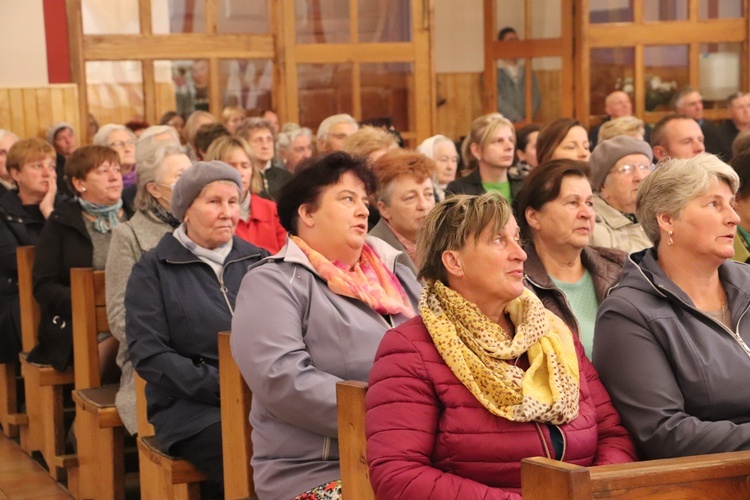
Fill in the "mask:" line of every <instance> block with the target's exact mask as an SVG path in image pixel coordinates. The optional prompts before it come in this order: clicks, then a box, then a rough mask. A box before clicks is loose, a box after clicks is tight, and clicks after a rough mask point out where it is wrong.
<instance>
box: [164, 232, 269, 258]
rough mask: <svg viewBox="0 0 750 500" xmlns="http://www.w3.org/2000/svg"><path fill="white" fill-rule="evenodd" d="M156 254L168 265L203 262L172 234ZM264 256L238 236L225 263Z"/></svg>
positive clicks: (166, 238) (167, 236)
mask: <svg viewBox="0 0 750 500" xmlns="http://www.w3.org/2000/svg"><path fill="white" fill-rule="evenodd" d="M155 252H156V257H157V259H159V260H160V261H162V262H165V263H168V264H190V263H194V262H200V263H202V262H203V261H202V260H200V259H199V258H198V257H197V256H196V255H195V254H194V253H193V252H191V251H190V250H188V249H187V248H185V247H184V246H182V244H181V243H180V242H179V241H177V238H175V237H174V236H173V235H172V233H171V232H169V233H166V234H165V235H164V236H162V238H161V240H160V241H159V244H158V245H156V249H155ZM262 256H263V251H262V250H261V249H260V248H258V247H256V246H255V245H253V244H251V243H248V242H246V241H245V240H243V239H241V238H238V237H237V236H232V250H231V251H230V252H229V255H227V258H226V259H225V261H224V262H225V264H226V263H228V262H231V261H235V260H245V259H251V258H260V257H262Z"/></svg>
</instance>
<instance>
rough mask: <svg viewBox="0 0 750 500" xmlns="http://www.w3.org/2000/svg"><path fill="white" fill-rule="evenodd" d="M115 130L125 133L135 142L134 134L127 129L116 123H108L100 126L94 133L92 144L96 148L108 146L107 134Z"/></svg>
mask: <svg viewBox="0 0 750 500" xmlns="http://www.w3.org/2000/svg"><path fill="white" fill-rule="evenodd" d="M117 130H119V131H122V132H125V133H127V134H128V135H130V137H131V138H132V139H133V140H134V141H135V134H134V133H133V131H132V130H130V129H129V128H128V127H126V126H125V125H120V124H118V123H108V124H106V125H102V126H101V127H100V128H99V130H97V131H96V134H94V144H96V145H97V146H109V144H108V142H109V134H111V133H112V132H115V131H117Z"/></svg>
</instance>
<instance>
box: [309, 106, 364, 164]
mask: <svg viewBox="0 0 750 500" xmlns="http://www.w3.org/2000/svg"><path fill="white" fill-rule="evenodd" d="M357 130H359V124H358V123H357V120H355V119H354V118H353V117H352V116H351V115H348V114H346V113H341V114H338V115H333V116H329V117H328V118H326V119H325V120H323V121H322V122H320V126H319V127H318V134H317V141H316V142H317V146H318V156H323V155H327V154H328V153H333V152H334V151H341V149H343V147H344V141H345V140H346V138H347V137H349V136H350V135H352V134H354V132H356V131H357Z"/></svg>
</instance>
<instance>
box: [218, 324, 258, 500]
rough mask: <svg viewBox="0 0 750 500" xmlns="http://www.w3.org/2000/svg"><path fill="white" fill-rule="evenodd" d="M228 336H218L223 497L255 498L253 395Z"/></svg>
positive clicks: (223, 334)
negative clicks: (251, 416)
mask: <svg viewBox="0 0 750 500" xmlns="http://www.w3.org/2000/svg"><path fill="white" fill-rule="evenodd" d="M229 335H230V333H229V332H220V333H219V373H220V374H221V378H220V381H221V382H220V392H221V441H222V454H223V456H224V498H225V499H240V498H256V495H255V484H254V483H253V468H252V465H250V459H251V458H252V456H253V442H252V437H251V434H252V432H253V428H252V426H251V425H250V421H249V420H248V416H249V415H250V407H251V404H252V400H253V394H252V392H250V388H249V387H248V386H247V383H245V379H243V378H242V373H240V369H239V367H238V366H237V363H236V362H235V361H234V358H233V357H232V348H231V347H230V345H229Z"/></svg>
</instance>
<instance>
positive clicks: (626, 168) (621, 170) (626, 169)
mask: <svg viewBox="0 0 750 500" xmlns="http://www.w3.org/2000/svg"><path fill="white" fill-rule="evenodd" d="M636 169H638V170H640V171H641V172H643V173H644V174H645V173H646V172H653V171H654V165H652V164H649V165H644V164H640V165H621V166H619V167H618V168H615V169H612V172H611V173H614V174H620V175H633V174H634V173H635V171H636Z"/></svg>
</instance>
